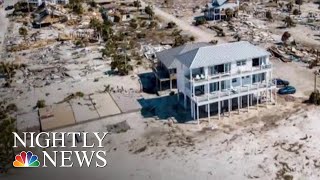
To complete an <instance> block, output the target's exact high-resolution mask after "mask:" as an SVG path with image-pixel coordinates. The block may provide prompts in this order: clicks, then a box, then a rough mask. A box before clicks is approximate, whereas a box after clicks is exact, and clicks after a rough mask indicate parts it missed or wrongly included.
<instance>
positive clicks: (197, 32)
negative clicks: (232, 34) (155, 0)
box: [142, 3, 221, 42]
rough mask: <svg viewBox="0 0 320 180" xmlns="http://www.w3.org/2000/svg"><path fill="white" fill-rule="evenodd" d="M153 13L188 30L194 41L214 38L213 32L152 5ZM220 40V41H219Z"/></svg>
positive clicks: (207, 40) (205, 40) (208, 40)
mask: <svg viewBox="0 0 320 180" xmlns="http://www.w3.org/2000/svg"><path fill="white" fill-rule="evenodd" d="M142 5H145V3H142ZM153 10H154V13H155V14H156V16H158V17H159V18H160V19H164V20H165V21H168V22H170V21H173V22H175V23H176V25H177V26H178V27H179V28H180V29H182V30H183V31H186V32H189V33H190V34H191V35H192V36H194V37H195V39H196V42H210V41H212V40H214V39H216V37H215V34H213V33H210V32H208V31H205V30H202V29H200V28H198V27H195V26H193V25H191V24H190V23H188V22H186V21H184V20H181V19H179V18H177V17H175V16H174V15H171V14H169V13H168V12H165V11H164V10H162V9H160V8H158V7H156V6H154V7H153ZM219 42H221V41H219Z"/></svg>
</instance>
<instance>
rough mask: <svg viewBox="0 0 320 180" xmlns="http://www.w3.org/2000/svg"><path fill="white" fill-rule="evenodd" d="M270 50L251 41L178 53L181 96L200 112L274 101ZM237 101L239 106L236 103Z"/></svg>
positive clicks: (195, 113)
mask: <svg viewBox="0 0 320 180" xmlns="http://www.w3.org/2000/svg"><path fill="white" fill-rule="evenodd" d="M269 55H270V54H269V52H267V51H266V50H264V49H262V48H260V47H257V46H254V45H252V44H250V43H249V42H244V41H242V42H234V43H227V44H221V45H212V46H203V47H199V48H196V49H193V50H190V51H187V52H185V53H183V54H181V55H179V56H177V57H176V58H177V61H176V62H177V63H176V67H177V86H178V93H179V95H178V97H181V95H183V99H184V100H183V104H184V107H185V108H187V107H190V109H191V116H192V117H193V118H196V119H197V120H198V123H199V114H204V115H205V116H208V118H209V121H210V116H211V113H216V112H217V113H218V116H219V119H220V114H221V112H224V111H225V112H229V113H230V111H231V110H234V109H238V110H240V108H243V107H248V110H249V106H252V105H253V104H258V103H261V102H272V101H274V99H273V98H275V97H273V93H275V92H273V91H274V90H275V88H276V86H275V85H274V84H273V83H272V66H271V64H270V61H269ZM234 105H235V106H234Z"/></svg>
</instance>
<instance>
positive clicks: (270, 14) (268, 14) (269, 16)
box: [266, 10, 273, 21]
mask: <svg viewBox="0 0 320 180" xmlns="http://www.w3.org/2000/svg"><path fill="white" fill-rule="evenodd" d="M266 18H267V19H268V20H269V21H271V20H272V19H273V17H272V13H271V11H270V10H268V11H267V12H266Z"/></svg>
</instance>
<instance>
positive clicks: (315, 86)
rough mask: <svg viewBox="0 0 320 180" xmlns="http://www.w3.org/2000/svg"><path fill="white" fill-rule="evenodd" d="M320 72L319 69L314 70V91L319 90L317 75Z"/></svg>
mask: <svg viewBox="0 0 320 180" xmlns="http://www.w3.org/2000/svg"><path fill="white" fill-rule="evenodd" d="M319 74H320V73H319V72H318V71H314V92H317V76H318V75H319Z"/></svg>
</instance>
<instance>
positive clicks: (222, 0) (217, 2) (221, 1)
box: [208, 0, 238, 9]
mask: <svg viewBox="0 0 320 180" xmlns="http://www.w3.org/2000/svg"><path fill="white" fill-rule="evenodd" d="M237 6H238V4H237V3H234V2H228V0H212V2H211V3H208V8H218V9H228V8H231V9H234V8H235V7H237Z"/></svg>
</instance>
